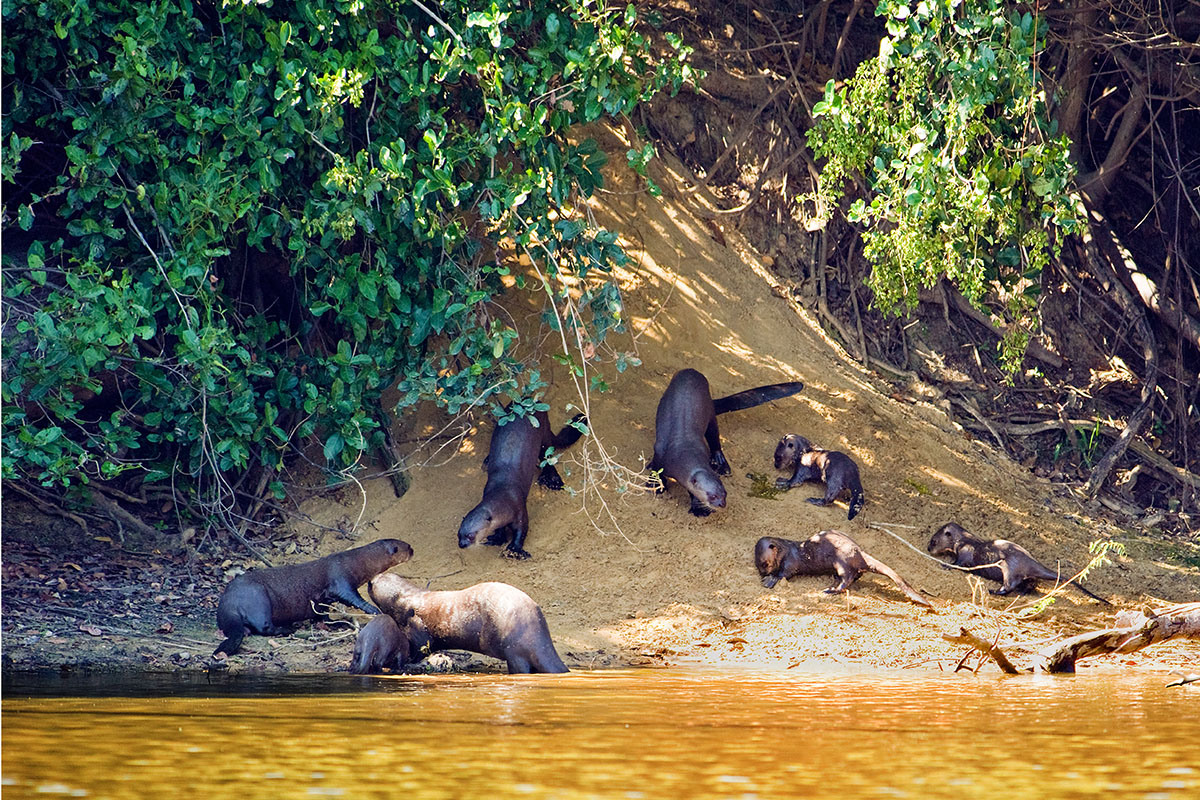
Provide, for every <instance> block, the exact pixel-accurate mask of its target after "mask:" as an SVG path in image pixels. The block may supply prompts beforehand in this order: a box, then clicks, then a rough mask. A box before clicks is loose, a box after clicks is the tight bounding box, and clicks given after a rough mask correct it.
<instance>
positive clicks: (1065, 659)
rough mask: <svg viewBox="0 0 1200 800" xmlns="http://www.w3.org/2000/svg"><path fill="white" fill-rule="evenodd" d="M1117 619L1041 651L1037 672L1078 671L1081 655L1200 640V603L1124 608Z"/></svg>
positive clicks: (1037, 662)
mask: <svg viewBox="0 0 1200 800" xmlns="http://www.w3.org/2000/svg"><path fill="white" fill-rule="evenodd" d="M1115 621H1116V624H1117V625H1118V626H1119V627H1116V628H1108V629H1106V630H1102V631H1092V632H1091V633H1081V634H1079V635H1078V636H1072V637H1071V638H1070V639H1066V640H1064V641H1062V642H1059V643H1058V644H1055V645H1051V646H1050V647H1045V648H1043V649H1042V650H1040V651H1038V653H1037V655H1035V656H1034V665H1033V666H1034V671H1036V672H1052V673H1063V672H1074V671H1075V662H1077V661H1079V660H1080V659H1081V658H1089V657H1091V656H1097V655H1106V654H1108V653H1133V652H1135V651H1137V650H1141V649H1143V648H1145V647H1149V646H1150V645H1152V644H1158V643H1159V642H1164V641H1166V640H1167V639H1173V638H1175V637H1177V636H1182V637H1184V638H1187V639H1200V603H1181V604H1179V605H1174V606H1167V607H1166V608H1160V609H1155V610H1153V611H1150V612H1149V613H1146V612H1140V611H1123V612H1121V613H1120V614H1117V618H1116V620H1115Z"/></svg>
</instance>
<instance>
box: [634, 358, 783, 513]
mask: <svg viewBox="0 0 1200 800" xmlns="http://www.w3.org/2000/svg"><path fill="white" fill-rule="evenodd" d="M803 388H804V384H803V383H801V382H800V381H791V382H788V383H774V384H770V385H767V386H759V387H756V388H754V389H747V390H746V391H744V392H738V393H737V394H731V395H729V396H727V397H721V398H718V399H716V400H714V399H713V398H712V393H711V392H710V391H709V387H708V379H707V378H705V377H704V375H702V374H701V373H699V372H697V371H696V370H694V369H682V370H680V371H679V372H676V373H675V376H674V377H673V378H671V383H670V384H668V386H667V390H666V391H665V392H663V396H662V399H661V400H659V401H658V411H657V412H656V413H655V415H654V458H653V460H651V462H650V469H651V470H661V471H662V474H661V478H662V482H663V486H664V488H665V486H666V479H667V478H671V479H672V480H674V481H676V482H677V483H679V484H680V485H681V486H683V487H684V488H685V489H687V490H688V493H689V494H690V495H691V507H690V508H689V509H688V510H689V511H690V512H691V513H692V514H695V515H696V516H698V517H706V516H708V515H709V514H711V513H712V512H713V511H714V510H716V509H718V508H724V507H725V485H724V484H723V483H721V479H720V478H719V477H718V474H720V475H728V474H729V472H730V470H729V462H728V461H726V460H725V454H724V453H723V452H722V451H721V434H720V432H719V430H718V428H717V415H718V414H725V413H727V412H729V411H741V410H742V409H745V408H753V407H754V406H757V405H762V404H763V403H768V402H770V401H772V400H778V399H779V398H781V397H788V396H789V395H793V394H796V393H797V392H799V391H800V390H801V389H803ZM660 491H661V490H660Z"/></svg>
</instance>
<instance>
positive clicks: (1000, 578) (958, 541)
mask: <svg viewBox="0 0 1200 800" xmlns="http://www.w3.org/2000/svg"><path fill="white" fill-rule="evenodd" d="M929 552H930V553H931V554H933V555H935V556H953V557H954V561H953V562H952V563H953V565H954V566H956V567H962V568H964V569H968V570H970V571H971V572H972V573H974V574H976V575H978V576H979V577H981V578H985V579H987V580H989V581H997V582H998V583H1000V588H999V589H992V590H990V591H991V593H992V594H997V595H1006V594H1009V593H1011V592H1017V593H1018V594H1028V593H1029V592H1032V591H1033V589H1034V587H1035V586H1037V582H1038V581H1040V580H1041V581H1056V582H1057V581H1060V580H1062V576H1061V575H1059V573H1057V572H1055V571H1054V570H1052V569H1050V568H1049V567H1047V566H1045V565H1044V564H1042V563H1041V562H1039V561H1038V560H1037V559H1035V558H1034V557H1033V555H1032V554H1030V552H1029V551H1028V550H1026V549H1025V548H1024V547H1021V545H1019V544H1016V543H1015V542H1010V541H1008V540H1006V539H992V540H991V541H985V540H983V539H976V538H975V537H974V536H972V535H971V534H969V533H967V531H966V529H965V528H963V527H962V526H960V525H958V524H956V523H953V522H948V523H946V524H945V525H943V526H942V527H941V528H939V529H938V531H937V533H935V534H933V536H932V537H930V539H929ZM947 568H949V565H947ZM1068 583H1070V584H1071V585H1072V586H1074V587H1075V588H1076V589H1078V590H1079V591H1081V592H1083V593H1084V594H1086V595H1087V596H1088V597H1091V598H1092V599H1094V600H1099V601H1100V602H1101V603H1104V604H1105V605H1112V603H1110V602H1108V601H1107V600H1105V599H1104V598H1103V597H1100V596H1099V595H1095V594H1092V592H1090V591H1088V590H1087V589H1085V588H1084V587H1083V586H1081V585H1080V584H1079V583H1078V582H1077V581H1073V580H1072V581H1068Z"/></svg>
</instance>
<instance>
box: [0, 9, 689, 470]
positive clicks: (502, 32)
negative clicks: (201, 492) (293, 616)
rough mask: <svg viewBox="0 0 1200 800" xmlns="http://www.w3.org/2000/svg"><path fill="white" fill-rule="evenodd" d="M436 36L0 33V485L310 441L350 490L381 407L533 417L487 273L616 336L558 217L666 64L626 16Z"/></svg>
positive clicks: (581, 246)
mask: <svg viewBox="0 0 1200 800" xmlns="http://www.w3.org/2000/svg"><path fill="white" fill-rule="evenodd" d="M427 7H428V6H427ZM432 7H433V8H436V9H437V13H438V14H440V15H441V16H440V17H439V18H435V17H433V16H431V14H432V10H431V11H430V12H426V11H424V10H422V7H420V6H418V5H416V4H412V3H407V2H404V3H400V2H387V1H386V0H382V1H377V0H297V2H286V3H263V2H257V3H228V4H226V3H220V4H216V5H215V6H214V5H212V4H196V3H193V2H192V0H149V1H148V2H129V0H97V1H96V2H91V3H74V2H67V1H66V0H40V1H39V2H24V1H22V0H14V2H6V3H5V4H4V10H3V22H4V38H5V47H4V54H3V64H4V67H3V68H4V98H3V101H4V102H3V106H4V117H3V131H2V138H0V142H2V143H3V146H2V147H0V155H2V158H3V161H2V165H3V180H4V182H5V197H4V212H3V219H4V248H5V252H4V259H3V267H4V292H5V297H6V303H5V312H4V313H5V318H4V325H5V355H4V358H5V365H4V366H5V370H4V378H3V425H4V441H3V444H4V458H3V475H4V477H6V478H13V477H27V478H31V479H34V480H37V481H40V482H42V483H44V484H47V485H49V484H72V483H77V482H81V481H82V482H86V481H87V480H88V479H89V478H96V477H111V476H112V475H114V474H117V473H120V472H122V471H124V470H134V469H136V470H139V471H141V472H142V473H143V477H145V478H146V479H149V480H162V479H166V478H167V477H168V476H173V478H174V479H175V480H176V482H177V485H178V482H183V483H188V482H189V481H190V482H191V484H192V485H193V486H195V485H198V484H200V483H201V482H203V481H204V480H209V479H212V478H213V477H214V476H216V477H219V476H220V475H222V474H224V473H237V472H240V471H242V470H245V469H246V468H248V467H251V466H253V465H255V464H263V465H266V466H267V467H269V468H278V467H279V466H280V465H281V464H282V462H283V459H284V457H285V456H286V455H287V454H288V453H289V452H290V451H292V450H293V449H294V448H295V447H297V446H300V445H302V444H303V443H304V442H305V441H308V440H311V439H312V438H314V437H315V439H316V440H317V441H318V442H319V443H320V444H321V445H322V449H323V452H324V455H325V458H326V459H327V460H328V461H329V463H330V465H331V466H332V467H334V468H345V467H350V466H352V465H354V464H356V463H357V462H358V460H359V459H360V456H361V454H362V452H363V451H364V450H365V449H366V448H368V447H369V446H370V445H371V443H372V442H374V441H376V440H377V439H378V438H379V437H380V436H381V426H382V425H385V424H386V415H385V414H384V412H383V410H382V408H381V407H380V399H381V396H382V393H383V392H384V390H386V389H387V388H389V387H391V386H396V385H397V383H398V385H399V389H400V400H399V408H400V409H403V408H405V407H407V406H410V405H412V404H414V403H415V402H417V401H418V400H420V399H422V398H435V399H436V400H437V401H438V402H439V403H442V404H443V405H445V407H447V408H448V409H449V410H450V411H451V412H455V411H458V410H460V409H461V408H463V407H464V406H466V405H469V404H475V403H479V402H485V401H487V399H488V398H489V397H491V396H492V395H497V394H502V393H508V394H510V395H512V396H515V397H522V398H524V397H529V398H530V400H529V401H528V403H529V404H530V407H531V408H532V407H534V406H533V404H535V403H536V400H534V399H532V398H533V397H534V396H535V395H536V394H537V392H538V389H539V386H540V381H539V376H538V375H537V373H536V372H535V371H532V370H530V369H527V368H526V367H525V365H523V364H522V363H520V361H518V360H517V359H516V357H515V356H514V346H515V342H516V340H517V332H516V331H515V330H513V328H512V327H511V326H510V324H509V321H510V320H509V318H508V317H507V316H505V315H503V314H501V313H496V309H495V306H494V304H493V302H492V301H493V298H494V297H495V296H496V295H497V294H498V293H499V292H500V291H502V288H503V286H502V280H503V279H504V277H505V276H506V275H507V274H508V271H509V270H508V267H506V266H504V265H503V264H501V263H500V260H499V259H500V256H499V255H498V253H500V252H503V250H502V249H501V245H502V244H504V245H506V246H508V247H509V248H510V249H516V250H520V251H525V252H527V253H528V254H529V255H530V257H531V258H532V259H533V260H534V264H535V266H536V268H537V271H538V273H539V274H540V275H541V278H542V285H541V286H539V287H537V288H539V289H544V291H546V292H547V293H548V294H549V296H550V298H551V299H552V300H553V301H554V302H555V303H556V304H562V303H563V302H564V298H566V297H567V296H568V295H567V292H568V289H569V288H570V287H572V286H573V287H575V289H576V294H575V295H572V297H575V298H577V297H578V296H579V291H580V289H579V287H583V288H582V299H581V300H577V303H578V307H579V308H580V309H582V313H581V314H579V315H576V316H574V317H573V318H572V320H571V323H570V324H571V326H572V330H573V331H574V332H576V333H577V334H578V335H579V336H580V337H582V338H583V340H585V341H590V342H593V343H598V342H602V341H603V340H604V337H605V336H606V335H607V334H608V333H609V332H611V331H614V330H620V329H621V328H622V326H623V324H624V320H623V318H622V316H621V306H620V298H619V296H618V295H617V293H616V289H615V287H614V286H613V285H612V284H611V282H609V281H606V280H605V279H604V278H605V275H606V274H607V273H608V272H609V270H611V268H612V266H613V265H616V264H620V263H622V262H623V261H624V259H625V255H624V253H623V252H622V251H621V249H620V247H618V246H617V244H616V236H615V235H614V234H612V233H610V232H607V231H604V230H598V229H595V228H593V227H591V226H590V225H589V224H587V223H586V222H585V221H584V220H583V219H580V218H579V215H578V214H577V213H576V211H575V205H576V203H577V202H578V201H579V200H580V199H583V198H586V197H588V196H590V195H591V194H592V193H593V192H594V191H595V190H596V189H597V188H598V187H600V185H601V183H602V177H601V175H600V172H599V169H600V167H602V166H603V164H604V161H605V157H604V154H603V153H600V152H598V151H597V148H596V145H595V143H594V142H590V141H585V142H582V143H572V142H571V141H569V140H568V138H567V136H566V132H567V130H568V129H569V128H570V127H571V126H572V125H575V124H577V123H581V122H587V121H592V120H596V119H598V118H600V117H602V116H605V115H618V114H622V113H624V112H626V111H628V110H629V109H630V108H631V107H632V106H633V105H634V104H636V103H637V102H639V101H641V100H644V99H646V98H647V97H649V96H650V95H651V94H652V93H654V92H655V91H657V90H658V89H660V88H663V87H664V86H667V85H672V86H673V87H674V88H676V89H677V88H678V86H679V85H680V83H681V81H682V80H683V79H684V78H686V77H687V76H688V72H689V70H688V67H687V66H686V65H685V64H684V62H683V59H684V58H685V57H686V50H685V49H683V48H677V50H676V53H675V57H674V58H673V59H672V60H670V61H668V62H667V63H665V64H660V65H657V66H655V65H652V64H651V63H650V62H649V60H648V53H649V46H648V43H647V40H646V38H645V37H644V36H643V34H641V33H640V32H639V30H638V19H637V15H636V13H635V11H634V9H633V7H632V6H628V7H625V8H620V7H615V6H607V5H604V4H595V3H592V2H589V1H588V0H531V2H520V3H518V2H503V0H500V1H498V2H493V1H492V0H445V1H444V2H441V3H438V4H432ZM96 395H99V396H98V397H96ZM521 408H524V405H522V406H521ZM528 410H530V409H526V411H528Z"/></svg>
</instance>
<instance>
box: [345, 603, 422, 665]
mask: <svg viewBox="0 0 1200 800" xmlns="http://www.w3.org/2000/svg"><path fill="white" fill-rule="evenodd" d="M408 648H409V641H408V633H407V631H405V630H401V628H400V626H399V625H398V624H396V620H394V619H392V617H391V615H389V614H376V615H375V616H373V617H371V621H370V622H368V623H367V624H366V625H364V626H362V628H360V629H359V631H358V637H357V638H355V640H354V654H353V655H352V656H351V657H350V671H351V672H353V673H355V674H357V675H368V674H371V673H376V672H380V671H382V670H385V669H393V670H395V669H403V668H404V666H405V665H406V664H408V661H409V655H410V654H409V651H408Z"/></svg>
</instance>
